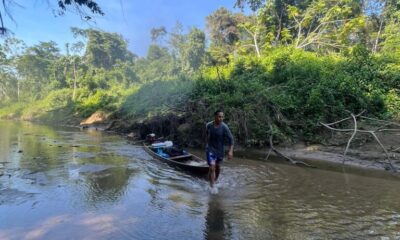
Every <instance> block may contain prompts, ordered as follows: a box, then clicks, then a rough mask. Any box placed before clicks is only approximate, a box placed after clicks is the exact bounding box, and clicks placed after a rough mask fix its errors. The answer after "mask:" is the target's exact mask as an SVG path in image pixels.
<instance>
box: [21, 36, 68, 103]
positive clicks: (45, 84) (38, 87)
mask: <svg viewBox="0 0 400 240" xmlns="http://www.w3.org/2000/svg"><path fill="white" fill-rule="evenodd" d="M59 58H60V50H59V49H58V47H57V44H56V43H55V42H53V41H50V42H39V44H36V45H34V46H32V47H29V48H27V49H26V50H25V52H24V53H23V54H22V55H21V56H19V57H18V59H17V60H16V67H17V70H18V74H19V75H20V76H21V78H22V79H23V86H22V87H23V89H24V90H25V93H26V96H27V97H32V98H33V99H38V98H40V97H42V95H43V94H45V93H46V91H45V90H50V89H49V88H50V87H51V79H52V78H51V74H52V72H51V70H52V64H53V63H54V62H56V61H57V60H58V59H59ZM53 74H54V72H53Z"/></svg>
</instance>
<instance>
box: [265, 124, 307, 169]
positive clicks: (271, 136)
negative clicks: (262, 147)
mask: <svg viewBox="0 0 400 240" xmlns="http://www.w3.org/2000/svg"><path fill="white" fill-rule="evenodd" d="M269 129H270V132H271V133H270V135H269V147H270V149H269V151H268V155H267V157H266V159H267V160H268V158H269V155H270V154H271V151H274V152H275V153H276V154H277V155H278V156H280V157H282V158H284V159H286V160H288V161H289V162H290V163H291V164H294V165H304V166H306V167H311V168H315V167H314V166H312V165H310V164H308V163H305V162H303V161H295V160H293V159H292V158H290V157H288V156H286V155H285V154H283V153H281V152H280V151H278V150H277V149H276V148H275V147H274V143H273V136H274V134H273V132H272V126H271V124H270V125H269Z"/></svg>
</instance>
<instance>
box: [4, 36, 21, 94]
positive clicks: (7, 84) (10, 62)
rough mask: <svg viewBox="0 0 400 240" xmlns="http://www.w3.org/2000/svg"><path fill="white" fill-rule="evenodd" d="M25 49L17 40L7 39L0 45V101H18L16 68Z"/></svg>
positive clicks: (18, 83) (18, 88)
mask: <svg viewBox="0 0 400 240" xmlns="http://www.w3.org/2000/svg"><path fill="white" fill-rule="evenodd" d="M25 49H26V45H25V43H24V42H23V41H22V40H19V39H17V38H7V39H5V41H4V42H3V44H1V45H0V59H1V60H0V75H1V77H0V99H1V98H4V99H16V100H17V101H19V99H20V82H21V77H20V75H19V74H18V71H17V69H16V66H17V59H18V58H19V57H20V56H21V54H22V53H23V52H24V51H25Z"/></svg>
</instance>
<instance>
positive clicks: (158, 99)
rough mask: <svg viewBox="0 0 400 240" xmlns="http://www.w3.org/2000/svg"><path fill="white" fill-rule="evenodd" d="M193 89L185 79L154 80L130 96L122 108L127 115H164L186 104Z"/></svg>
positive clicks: (190, 83)
mask: <svg viewBox="0 0 400 240" xmlns="http://www.w3.org/2000/svg"><path fill="white" fill-rule="evenodd" d="M191 89H192V82H191V81H188V80H185V79H174V80H164V81H154V82H151V83H147V84H144V85H142V86H141V87H140V88H139V89H138V90H137V92H133V93H132V94H131V95H130V96H128V97H127V99H126V102H125V103H123V105H122V108H121V109H122V112H123V113H124V114H125V115H126V116H127V117H151V116H155V115H164V114H167V113H170V112H174V111H175V110H176V109H179V108H182V107H183V106H185V104H186V103H187V100H188V95H189V93H190V92H191Z"/></svg>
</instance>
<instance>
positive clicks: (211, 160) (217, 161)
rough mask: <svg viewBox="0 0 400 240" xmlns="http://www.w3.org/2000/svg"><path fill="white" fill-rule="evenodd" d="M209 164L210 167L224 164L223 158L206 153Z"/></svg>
mask: <svg viewBox="0 0 400 240" xmlns="http://www.w3.org/2000/svg"><path fill="white" fill-rule="evenodd" d="M206 155H207V163H208V165H209V166H215V165H216V164H220V163H221V162H222V158H219V157H217V156H216V155H215V154H214V153H212V152H209V151H206Z"/></svg>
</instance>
